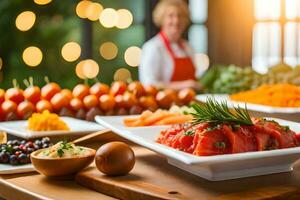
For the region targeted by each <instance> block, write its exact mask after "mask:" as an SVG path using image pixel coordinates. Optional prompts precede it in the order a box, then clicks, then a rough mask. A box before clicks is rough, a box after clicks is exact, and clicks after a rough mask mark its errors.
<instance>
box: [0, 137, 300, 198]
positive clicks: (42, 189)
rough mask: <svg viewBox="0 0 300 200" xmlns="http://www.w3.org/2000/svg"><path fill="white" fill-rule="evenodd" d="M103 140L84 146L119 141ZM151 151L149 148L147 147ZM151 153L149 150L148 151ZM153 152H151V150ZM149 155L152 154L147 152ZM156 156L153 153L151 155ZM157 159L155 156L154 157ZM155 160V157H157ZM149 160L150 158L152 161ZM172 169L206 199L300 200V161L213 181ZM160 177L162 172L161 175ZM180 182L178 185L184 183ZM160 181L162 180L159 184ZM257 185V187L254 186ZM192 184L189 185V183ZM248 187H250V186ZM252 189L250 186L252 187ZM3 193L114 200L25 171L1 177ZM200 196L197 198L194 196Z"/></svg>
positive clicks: (0, 191)
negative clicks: (289, 168)
mask: <svg viewBox="0 0 300 200" xmlns="http://www.w3.org/2000/svg"><path fill="white" fill-rule="evenodd" d="M108 138H109V139H108ZM98 139H100V141H98V140H97V141H98V142H95V141H96V140H93V142H95V143H92V144H89V145H85V146H89V147H94V148H97V146H100V145H101V143H105V142H108V141H111V140H120V138H119V137H117V136H116V135H112V134H111V133H109V134H105V135H104V136H101V137H99V138H98ZM147 151H148V150H147ZM146 153H148V152H146ZM150 153H152V152H150ZM148 154H149V153H148ZM152 157H153V156H152ZM153 159H154V158H153ZM155 159H156V158H155ZM159 160H160V162H161V163H160V164H158V165H164V166H166V165H167V163H164V160H163V159H162V160H161V159H159ZM149 162H150V161H149ZM170 171H171V172H172V173H173V172H176V173H177V172H178V174H179V175H178V176H179V177H178V179H179V178H180V176H187V178H185V180H187V181H188V182H186V183H184V184H183V185H186V184H192V182H194V181H195V182H197V187H199V190H201V191H203V192H204V193H205V194H203V196H202V197H204V199H209V200H211V199H216V200H235V199H249V200H250V199H251V200H252V199H255V200H258V199H259V200H267V199H277V200H281V199H282V200H283V199H284V200H285V199H287V200H297V199H300V162H298V163H297V164H296V166H295V170H294V171H293V172H291V173H281V174H275V175H268V176H260V177H252V178H246V179H237V180H231V181H225V182H224V181H221V182H210V181H206V180H204V179H201V178H199V177H196V176H193V175H189V174H186V173H185V172H183V171H181V170H178V169H176V168H172V169H170ZM159 176H161V175H159ZM181 182H182V181H178V183H175V184H182V183H181ZM158 184H159V183H158ZM255 185H257V187H256V186H255ZM187 187H189V185H187ZM247 188H248V189H247ZM249 188H250V189H249ZM0 196H1V197H3V198H5V199H8V200H10V199H13V200H35V199H63V200H68V199H70V200H77V199H78V200H83V199H89V200H94V199H95V200H96V199H103V200H111V199H115V198H113V197H110V196H107V195H104V194H101V193H99V192H96V191H93V190H90V189H88V188H85V187H82V186H80V185H78V184H77V183H76V182H75V181H74V180H72V179H71V180H57V179H49V178H46V177H44V176H43V175H40V174H38V173H35V172H34V173H25V174H16V175H2V176H0ZM195 199H197V198H195Z"/></svg>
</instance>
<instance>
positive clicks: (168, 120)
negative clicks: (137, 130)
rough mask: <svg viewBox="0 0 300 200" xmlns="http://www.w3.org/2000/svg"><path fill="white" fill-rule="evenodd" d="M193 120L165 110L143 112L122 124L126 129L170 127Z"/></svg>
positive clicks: (190, 117) (188, 116) (126, 119)
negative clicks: (156, 126)
mask: <svg viewBox="0 0 300 200" xmlns="http://www.w3.org/2000/svg"><path fill="white" fill-rule="evenodd" d="M192 119H193V117H192V116H191V115H184V114H181V113H172V112H169V111H165V110H157V111H155V112H151V111H149V110H147V111H144V112H143V113H142V114H141V115H140V116H139V117H136V118H125V119H124V120H123V123H124V124H125V126H128V127H137V126H155V125H170V124H182V123H186V122H190V121H191V120H192Z"/></svg>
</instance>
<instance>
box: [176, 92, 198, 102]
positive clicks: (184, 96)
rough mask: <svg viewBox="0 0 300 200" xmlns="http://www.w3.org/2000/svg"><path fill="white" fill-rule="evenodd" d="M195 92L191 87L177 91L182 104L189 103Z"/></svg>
mask: <svg viewBox="0 0 300 200" xmlns="http://www.w3.org/2000/svg"><path fill="white" fill-rule="evenodd" d="M195 96H196V93H195V91H194V90H193V89H190V88H185V89H182V90H180V91H179V92H178V100H179V101H180V103H182V104H183V105H187V104H189V103H190V102H191V101H192V100H194V98H195Z"/></svg>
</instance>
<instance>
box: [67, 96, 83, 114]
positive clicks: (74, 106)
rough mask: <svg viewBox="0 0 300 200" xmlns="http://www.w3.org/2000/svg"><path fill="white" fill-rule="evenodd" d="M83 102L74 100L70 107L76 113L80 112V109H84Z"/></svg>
mask: <svg viewBox="0 0 300 200" xmlns="http://www.w3.org/2000/svg"><path fill="white" fill-rule="evenodd" d="M83 106H84V105H83V102H82V101H81V100H80V99H78V98H73V99H72V100H71V101H70V107H71V109H72V110H74V111H76V112H77V111H79V110H80V109H82V108H83Z"/></svg>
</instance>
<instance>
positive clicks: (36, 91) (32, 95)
mask: <svg viewBox="0 0 300 200" xmlns="http://www.w3.org/2000/svg"><path fill="white" fill-rule="evenodd" d="M24 97H25V99H26V100H28V101H30V102H31V103H33V104H36V103H37V102H38V101H39V100H40V98H41V89H40V88H39V87H37V86H29V87H28V88H26V89H25V90H24Z"/></svg>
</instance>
